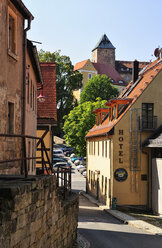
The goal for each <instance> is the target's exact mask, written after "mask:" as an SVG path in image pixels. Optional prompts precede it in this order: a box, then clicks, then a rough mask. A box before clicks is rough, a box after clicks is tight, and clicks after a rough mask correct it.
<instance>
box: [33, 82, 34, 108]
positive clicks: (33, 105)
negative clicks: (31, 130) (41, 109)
mask: <svg viewBox="0 0 162 248" xmlns="http://www.w3.org/2000/svg"><path fill="white" fill-rule="evenodd" d="M33 111H34V85H33Z"/></svg>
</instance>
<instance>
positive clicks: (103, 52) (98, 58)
mask: <svg viewBox="0 0 162 248" xmlns="http://www.w3.org/2000/svg"><path fill="white" fill-rule="evenodd" d="M92 62H95V63H100V64H106V63H108V64H110V65H112V66H113V67H114V68H115V49H103V48H97V49H96V50H94V51H93V52H92Z"/></svg>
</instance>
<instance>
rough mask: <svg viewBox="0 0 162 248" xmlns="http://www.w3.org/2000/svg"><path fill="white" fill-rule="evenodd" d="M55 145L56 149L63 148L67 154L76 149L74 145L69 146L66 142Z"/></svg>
mask: <svg viewBox="0 0 162 248" xmlns="http://www.w3.org/2000/svg"><path fill="white" fill-rule="evenodd" d="M53 147H54V149H55V150H56V149H59V150H62V151H63V153H64V155H65V156H70V155H71V154H72V153H73V151H74V148H73V147H70V146H67V145H65V144H57V145H54V146H53Z"/></svg>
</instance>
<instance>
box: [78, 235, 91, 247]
mask: <svg viewBox="0 0 162 248" xmlns="http://www.w3.org/2000/svg"><path fill="white" fill-rule="evenodd" d="M77 248H90V243H89V242H88V241H87V240H86V239H85V238H84V237H83V236H82V235H81V234H80V233H78V234H77Z"/></svg>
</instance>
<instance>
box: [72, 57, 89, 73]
mask: <svg viewBox="0 0 162 248" xmlns="http://www.w3.org/2000/svg"><path fill="white" fill-rule="evenodd" d="M87 62H88V59H86V60H84V61H81V62H78V63H76V64H75V66H74V71H76V70H80V69H82V68H83V66H85V64H86V63H87Z"/></svg>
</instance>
